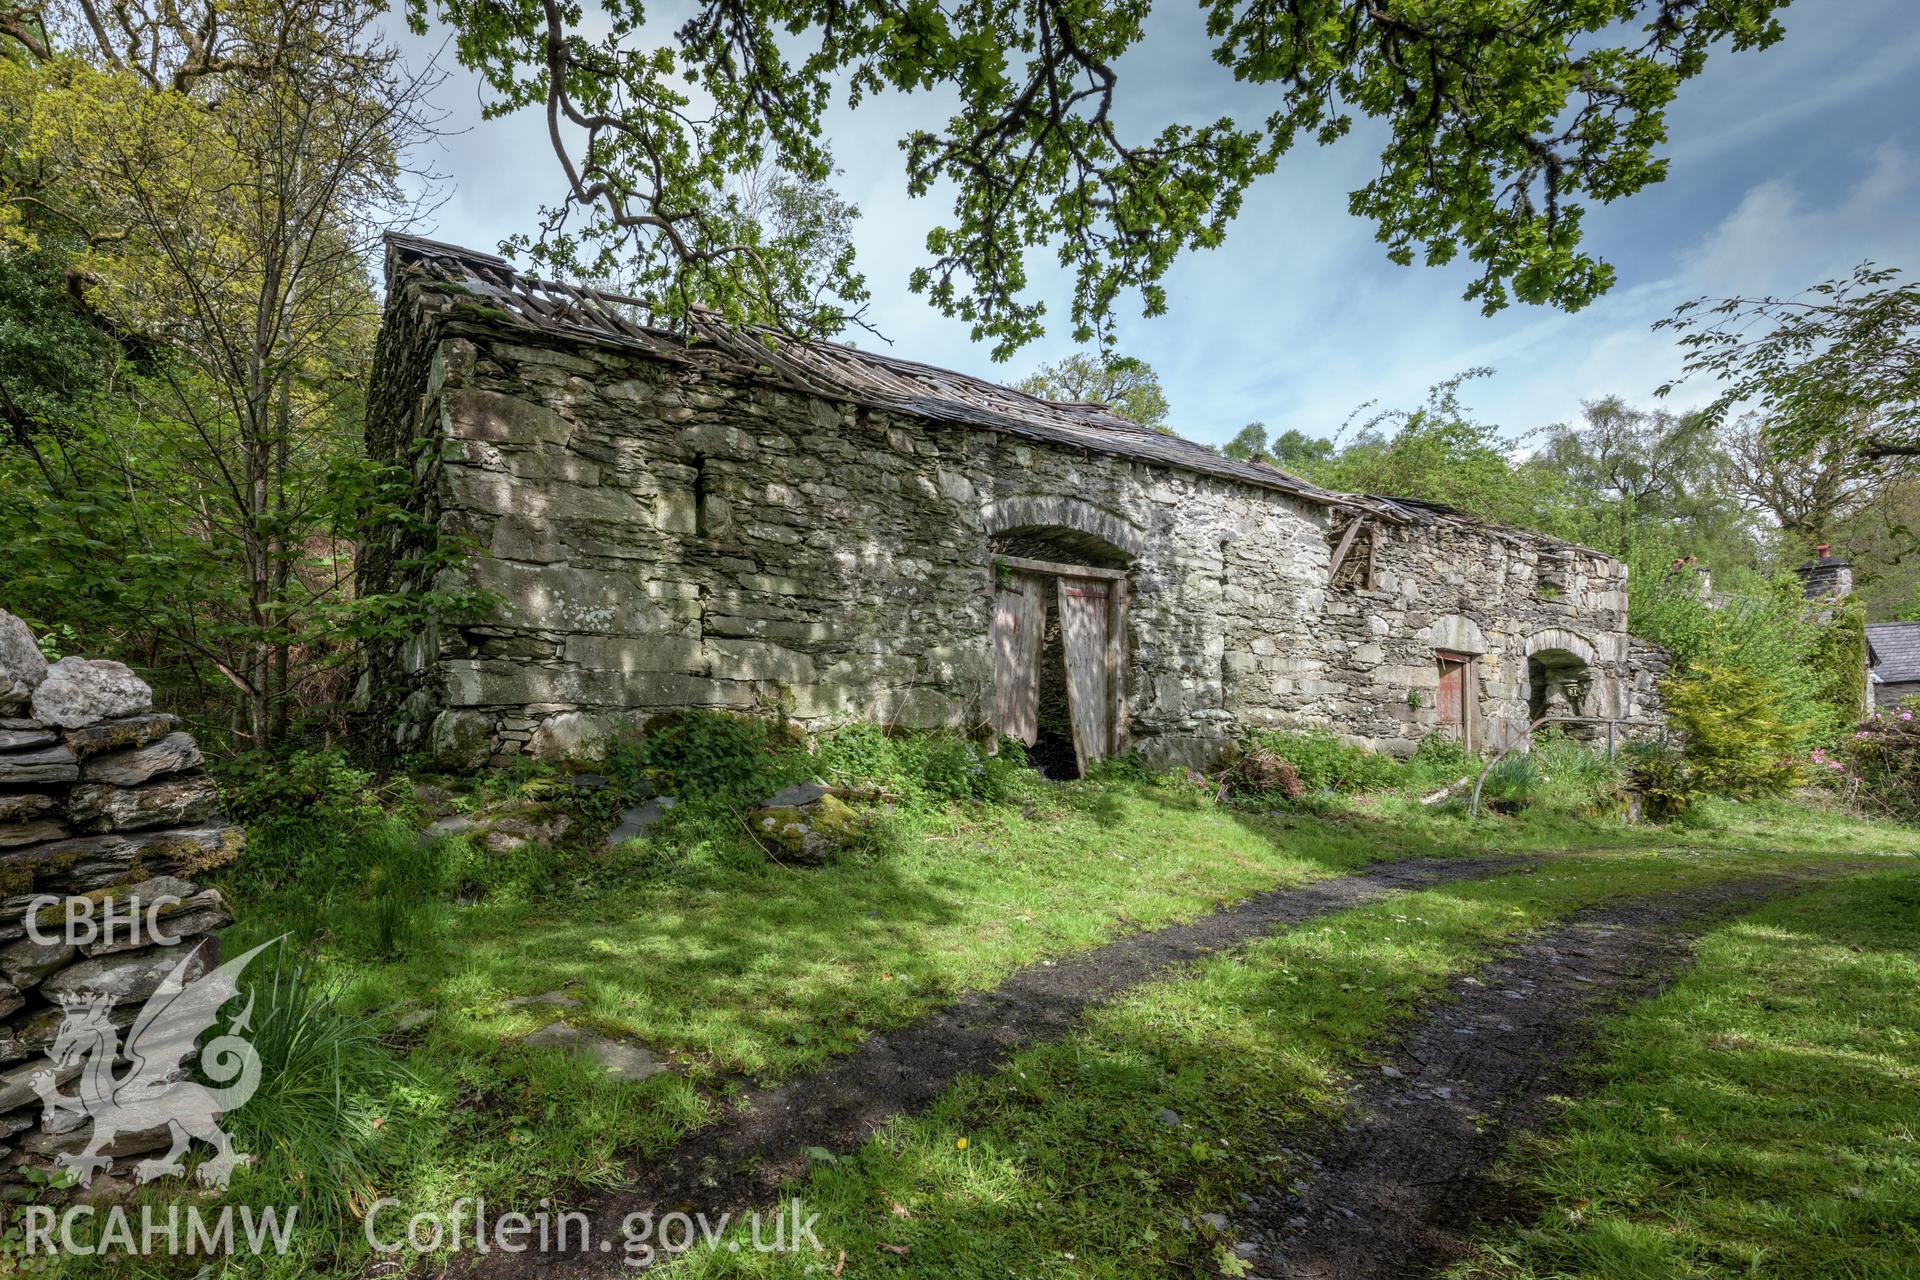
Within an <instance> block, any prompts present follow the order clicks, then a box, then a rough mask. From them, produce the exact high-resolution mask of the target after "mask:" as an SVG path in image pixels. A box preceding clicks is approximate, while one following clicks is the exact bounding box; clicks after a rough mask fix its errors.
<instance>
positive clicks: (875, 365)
mask: <svg viewBox="0 0 1920 1280" xmlns="http://www.w3.org/2000/svg"><path fill="white" fill-rule="evenodd" d="M386 272H387V286H388V290H389V294H390V295H391V293H392V292H393V291H394V290H395V289H396V288H398V287H400V286H401V285H402V284H403V283H404V278H405V277H407V276H409V275H411V276H413V277H415V278H419V279H422V280H424V281H425V282H427V283H429V284H430V285H432V286H433V287H436V288H439V289H442V290H445V291H448V292H451V293H454V294H463V295H466V296H468V297H470V298H472V299H473V301H474V304H475V307H476V309H478V310H481V311H483V312H494V313H503V314H504V315H506V316H507V317H509V318H511V319H512V320H513V321H515V322H517V323H518V324H520V325H523V326H525V327H526V328H528V329H531V330H534V331H536V332H539V333H543V334H547V335H550V336H553V337H557V338H564V339H568V340H571V341H576V342H587V343H593V344H595V345H599V346H607V347H614V348H623V349H627V350H635V351H641V352H644V353H645V354H647V355H650V356H653V357H655V358H657V359H660V360H666V361H671V362H674V363H678V364H685V365H692V366H695V367H703V368H709V369H712V370H713V371H715V372H717V373H724V374H729V375H732V376H734V377H739V378H743V379H746V380H749V381H753V382H758V383H761V384H763V385H768V386H775V387H780V388H782V389H784V390H788V391H793V392H796V393H798V394H801V395H808V396H817V397H820V398H822V399H828V400H839V401H844V402H847V403H851V404H858V405H863V406H866V407H868V408H873V409H882V410H891V411H894V412H898V413H905V414H911V415H914V416H916V417H919V418H923V419H926V420H929V421H933V422H940V423H945V424H949V425H952V426H958V427H972V428H975V429H978V430H982V431H995V432H1002V433H1004V434H1007V435H1014V436H1023V437H1026V438H1028V439H1032V440H1039V441H1044V442H1046V443H1049V444H1060V445H1068V446H1072V447H1075V448H1081V449H1087V450H1091V451H1093V452H1096V453H1104V454H1111V455H1114V456H1117V457H1124V458H1134V459H1138V460H1139V461H1141V462H1146V463H1151V464H1155V465H1159V466H1165V467H1175V468H1179V469H1181V470H1184V471H1191V472H1198V473H1199V474H1201V475H1209V476H1218V477H1220V478H1222V479H1227V480H1234V481H1238V482H1239V483H1241V484H1247V485H1253V486H1255V487H1258V488H1261V489H1268V490H1273V491H1276V492H1279V493H1284V494H1287V495H1288V496H1290V497H1293V498H1297V499H1300V500H1302V501H1305V502H1311V503H1315V504H1318V505H1320V506H1325V507H1334V508H1341V509H1345V510H1348V511H1351V512H1355V513H1364V514H1367V515H1372V516H1375V517H1378V518H1379V519H1381V520H1383V521H1385V522H1387V523H1390V524H1399V525H1405V524H1430V523H1440V524H1459V525H1469V526H1475V527H1482V528H1489V529H1496V530H1498V531H1499V532H1501V533H1505V534H1508V535H1510V536H1517V537H1520V538H1522V539H1525V540H1528V541H1538V542H1558V541H1559V540H1558V539H1554V538H1548V537H1545V536H1544V535H1540V534H1535V533H1532V532H1530V531H1527V530H1521V529H1513V528H1511V527H1509V526H1504V525H1490V524H1488V522H1486V521H1482V520H1479V519H1477V518H1476V517H1473V516H1471V515H1469V514H1468V513H1466V512H1463V511H1459V510H1457V509H1455V508H1452V507H1448V506H1446V505H1444V504H1441V503H1435V502H1425V501H1418V500H1414V499H1408V498H1386V497H1380V496H1376V495H1368V494H1350V493H1339V492H1336V491H1334V490H1331V489H1324V488H1321V487H1320V486H1319V485H1316V484H1314V483H1312V482H1311V481H1308V480H1305V479H1303V478H1301V477H1299V476H1296V475H1294V474H1292V473H1291V472H1288V471H1283V470H1281V469H1280V468H1279V467H1275V466H1272V465H1270V464H1268V463H1264V462H1245V461H1241V460H1239V459H1236V458H1228V457H1224V456H1222V455H1220V454H1218V453H1215V452H1214V451H1213V450H1211V449H1209V448H1207V447H1206V446H1205V445H1203V444H1199V443H1197V442H1195V441H1192V440H1188V439H1185V438H1183V437H1181V436H1177V435H1170V434H1167V433H1165V432H1160V431H1155V430H1154V429H1152V428H1151V427H1144V426H1141V425H1140V424H1139V423H1137V422H1133V421H1131V420H1129V419H1127V418H1123V417H1121V416H1119V415H1118V414H1116V413H1114V412H1113V411H1112V410H1111V409H1110V408H1108V407H1107V406H1106V405H1102V404H1077V403H1066V402H1061V401H1056V400H1047V399H1043V398H1042V397H1040V396H1034V395H1028V394H1027V393H1026V392H1023V391H1016V390H1014V389H1013V388H1011V387H1003V386H1001V385H999V384H998V383H994V382H988V381H987V380H985V379H984V378H976V377H973V376H971V375H969V374H964V373H958V372H955V371H954V370H952V369H942V368H939V367H937V366H935V365H929V364H921V363H919V362H918V361H914V360H904V359H901V358H900V357H898V356H892V355H886V354H883V353H880V352H874V351H866V350H862V349H860V348H858V347H852V346H848V345H846V344H845V343H839V342H829V341H825V340H821V339H814V340H808V341H802V340H798V339H794V338H790V337H782V336H779V335H776V334H774V333H773V332H772V331H770V330H766V329H747V330H742V329H740V328H737V327H734V326H730V325H727V324H724V323H722V322H721V321H719V320H718V319H717V318H715V317H712V316H711V315H702V314H696V315H694V316H693V318H692V321H691V326H690V327H691V330H692V333H691V335H690V336H682V335H679V334H675V333H671V332H668V331H667V330H664V329H661V328H658V327H656V326H654V325H650V324H648V323H647V322H646V320H645V318H644V317H645V314H646V304H645V303H644V302H643V301H642V300H640V299H638V298H633V297H627V296H625V295H622V294H619V293H614V292H612V291H609V290H605V289H595V288H589V287H587V286H584V285H577V284H568V283H565V282H562V281H557V280H543V279H540V278H539V277H537V276H532V275H528V274H526V273H524V272H521V271H519V270H517V269H516V268H515V267H514V266H513V264H511V263H510V262H508V261H507V260H506V259H505V258H502V257H499V256H498V255H496V254H491V253H486V252H483V251H481V250H477V249H467V248H463V247H461V246H459V245H451V244H446V243H443V242H441V241H438V240H428V239H425V238H423V237H420V236H410V235H401V234H398V233H394V232H389V233H388V235H387V262H386ZM1562 545H1565V544H1562ZM1581 549H1582V550H1587V549H1586V548H1581ZM1590 554H1594V555H1599V554H1601V553H1599V552H1590Z"/></svg>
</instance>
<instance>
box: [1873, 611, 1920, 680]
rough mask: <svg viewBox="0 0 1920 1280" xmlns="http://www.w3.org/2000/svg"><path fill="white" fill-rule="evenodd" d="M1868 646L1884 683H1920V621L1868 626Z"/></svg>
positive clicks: (1880, 623)
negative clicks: (1918, 681)
mask: <svg viewBox="0 0 1920 1280" xmlns="http://www.w3.org/2000/svg"><path fill="white" fill-rule="evenodd" d="M1867 644H1868V645H1869V646H1870V647H1871V648H1872V650H1873V654H1872V657H1873V659H1874V667H1873V674H1874V675H1876V676H1878V677H1879V678H1880V681H1881V683H1882V684H1904V683H1906V682H1908V681H1914V680H1920V622H1871V623H1868V624H1867Z"/></svg>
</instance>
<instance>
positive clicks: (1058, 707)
mask: <svg viewBox="0 0 1920 1280" xmlns="http://www.w3.org/2000/svg"><path fill="white" fill-rule="evenodd" d="M1048 585H1049V587H1051V585H1052V584H1048ZM1039 678H1040V716H1039V726H1040V730H1039V734H1038V735H1037V736H1036V737H1035V738H1034V740H1033V745H1032V746H1031V747H1029V748H1027V760H1028V762H1029V763H1031V764H1032V765H1033V767H1034V768H1036V769H1038V770H1039V771H1040V773H1041V774H1042V776H1044V777H1048V778H1051V779H1053V780H1054V781H1055V782H1067V781H1071V780H1072V779H1074V778H1077V777H1079V776H1080V762H1079V759H1078V757H1076V756H1075V755H1074V751H1073V712H1072V709H1071V708H1070V707H1069V706H1068V703H1067V647H1066V641H1065V640H1064V639H1063V638H1062V636H1061V634H1060V604H1059V601H1058V600H1057V599H1056V597H1055V593H1054V592H1053V591H1052V590H1048V591H1047V593H1046V623H1045V625H1044V627H1043V628H1042V629H1041V632H1040V669H1039Z"/></svg>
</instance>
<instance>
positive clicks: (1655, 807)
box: [1621, 739, 1710, 822]
mask: <svg viewBox="0 0 1920 1280" xmlns="http://www.w3.org/2000/svg"><path fill="white" fill-rule="evenodd" d="M1621 754H1622V756H1623V758H1624V759H1625V761H1626V769H1627V782H1628V784H1629V785H1630V786H1631V787H1632V788H1633V789H1634V791H1636V792H1637V793H1639V796H1640V811H1641V815H1642V816H1643V817H1645V818H1646V819H1647V820H1648V821H1650V822H1671V821H1673V820H1675V819H1677V818H1684V817H1685V816H1686V815H1687V814H1688V813H1689V812H1691V811H1692V810H1693V808H1694V806H1695V805H1696V804H1698V803H1699V802H1700V801H1702V800H1704V799H1705V798H1706V797H1707V796H1708V795H1709V794H1710V793H1709V792H1708V790H1707V789H1706V787H1705V786H1703V785H1702V783H1701V781H1700V777H1699V775H1698V773H1697V772H1696V771H1695V770H1694V769H1693V768H1692V767H1691V766H1690V765H1689V764H1688V763H1687V760H1686V757H1685V756H1684V755H1682V754H1681V752H1680V750H1679V748H1677V747H1675V746H1673V745H1671V744H1669V743H1665V742H1656V741H1653V740H1652V739H1636V740H1635V741H1632V742H1629V743H1627V745H1626V748H1625V749H1624V750H1623V751H1622V753H1621Z"/></svg>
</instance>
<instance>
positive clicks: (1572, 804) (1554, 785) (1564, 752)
mask: <svg viewBox="0 0 1920 1280" xmlns="http://www.w3.org/2000/svg"><path fill="white" fill-rule="evenodd" d="M1533 758H1534V760H1535V761H1536V762H1537V763H1538V764H1539V767H1540V783H1541V785H1540V801H1541V803H1543V804H1545V805H1547V806H1548V807H1550V808H1553V809H1557V810H1560V811H1562V812H1566V813H1574V814H1579V815H1583V816H1591V815H1592V814H1594V813H1595V812H1597V811H1599V810H1601V809H1604V808H1606V807H1609V806H1610V805H1612V804H1613V803H1614V802H1615V800H1616V799H1617V797H1618V793H1619V790H1620V786H1621V784H1622V782H1624V781H1625V779H1626V770H1625V767H1624V766H1623V764H1622V762H1621V761H1620V760H1618V759H1613V760H1609V759H1608V758H1607V754H1606V752H1605V751H1603V750H1601V749H1599V748H1597V747H1595V746H1592V745H1590V744H1588V743H1586V742H1582V741H1580V740H1579V739H1577V738H1571V737H1568V736H1567V735H1566V734H1565V733H1562V732H1560V731H1559V730H1556V729H1549V730H1547V731H1546V732H1544V733H1539V734H1536V735H1535V736H1534V740H1533Z"/></svg>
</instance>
